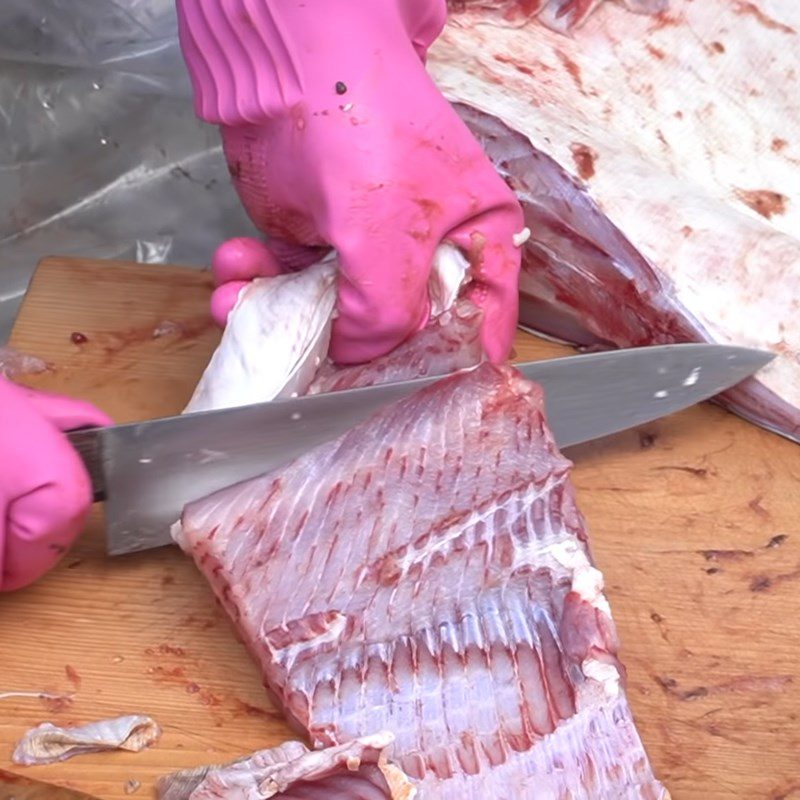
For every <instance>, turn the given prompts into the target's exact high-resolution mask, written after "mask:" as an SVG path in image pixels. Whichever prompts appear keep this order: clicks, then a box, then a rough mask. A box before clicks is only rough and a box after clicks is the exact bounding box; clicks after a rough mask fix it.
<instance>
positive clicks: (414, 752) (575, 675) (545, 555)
mask: <svg viewBox="0 0 800 800" xmlns="http://www.w3.org/2000/svg"><path fill="white" fill-rule="evenodd" d="M569 470H570V463H569V462H568V461H567V460H566V459H565V458H564V457H563V456H562V455H561V454H560V453H559V452H558V449H557V447H556V444H555V442H554V440H553V437H552V435H551V433H550V432H549V430H548V428H547V425H546V422H545V418H544V412H543V397H542V392H541V389H540V388H539V387H538V386H536V385H535V384H533V383H531V382H530V381H527V380H526V379H524V378H523V377H522V376H521V375H520V373H519V372H517V371H516V370H515V369H513V368H511V367H497V366H494V365H491V364H489V363H484V364H482V365H480V366H478V367H477V368H475V369H474V370H471V371H468V372H462V373H458V374H456V375H452V376H448V377H446V378H443V379H442V380H440V381H438V382H437V383H436V384H434V385H432V386H430V387H428V388H426V389H424V390H422V391H420V392H418V393H416V394H414V395H413V396H411V397H408V398H406V399H404V400H402V401H400V402H398V403H396V404H394V405H392V406H390V407H388V408H386V409H384V410H382V411H381V412H380V413H378V414H376V415H375V416H373V417H372V418H371V419H369V420H367V421H366V422H364V423H363V424H361V425H359V426H357V427H355V428H353V429H352V430H350V431H349V432H348V433H346V434H345V435H344V436H342V437H340V438H339V439H338V440H337V441H334V442H331V443H328V444H325V445H323V446H321V447H318V448H317V449H315V450H313V451H311V452H309V453H307V454H305V455H303V456H302V457H300V458H298V459H297V460H295V461H294V462H293V463H292V464H290V465H288V466H287V467H285V468H282V469H280V470H277V471H274V472H272V473H269V474H266V475H264V476H261V477H259V478H256V479H254V480H249V481H246V482H243V483H240V484H237V485H236V486H232V487H230V488H228V489H225V490H223V491H221V492H218V493H216V494H214V495H211V496H210V497H208V498H205V499H203V500H200V501H198V502H195V503H192V504H190V505H188V506H187V507H186V509H185V510H184V513H183V515H182V518H181V521H180V522H179V523H176V525H175V526H174V528H173V538H174V539H175V541H176V542H177V543H178V544H179V545H180V546H181V548H182V549H183V550H184V551H185V552H187V553H188V554H191V556H192V557H193V558H194V560H195V562H196V564H197V566H198V568H199V569H200V570H201V571H202V572H203V574H204V575H205V576H206V578H207V579H208V581H209V583H210V584H211V586H212V587H213V589H214V591H215V593H216V595H217V596H218V598H219V599H220V601H221V602H222V604H223V605H224V607H225V608H226V610H227V612H228V614H229V615H230V617H231V618H232V620H233V621H234V623H235V624H236V626H237V628H238V630H239V632H240V635H241V637H242V639H243V641H245V642H246V643H247V646H248V647H249V650H250V652H251V653H252V655H253V657H254V658H255V659H256V661H257V662H258V664H259V666H260V669H261V671H262V675H263V677H264V680H265V684H266V685H267V686H268V687H269V689H270V690H271V691H272V692H273V693H274V694H275V696H276V697H278V698H279V700H280V702H281V703H282V705H283V707H284V709H285V711H286V713H287V715H288V716H289V718H290V720H291V721H292V722H294V723H295V724H296V725H298V726H300V727H301V728H302V729H304V730H306V731H307V732H308V734H309V736H310V738H311V741H312V742H313V743H314V746H316V747H336V746H338V745H341V744H343V743H347V742H349V741H352V740H354V739H357V738H358V737H361V736H365V735H369V734H370V733H371V732H373V731H383V730H386V731H391V732H392V733H393V734H394V737H395V743H394V749H393V751H392V755H391V756H390V758H391V761H392V763H394V764H395V765H396V766H397V767H399V768H400V769H401V770H402V771H403V772H404V773H405V774H406V775H407V776H408V777H409V778H411V780H412V781H413V782H414V785H415V786H416V787H417V788H418V790H419V795H418V797H419V800H484V799H485V798H505V797H512V796H513V797H514V798H515V800H524V799H525V798H537V800H539V798H553V800H567V798H569V799H570V800H601V799H602V800H608V798H631V799H633V798H641V799H642V800H662V799H663V798H666V797H668V795H667V793H666V790H665V789H664V788H663V787H662V786H661V784H660V783H659V782H658V781H657V780H656V779H655V778H654V776H653V774H652V771H651V768H650V765H649V762H648V758H647V755H646V753H645V751H644V748H643V745H642V743H641V741H640V738H639V735H638V733H637V731H636V728H635V725H634V721H633V719H632V716H631V712H630V709H629V706H628V703H627V699H626V696H625V691H624V671H623V669H622V666H621V664H620V663H619V661H618V659H617V641H616V633H615V627H614V623H613V621H612V619H611V616H610V610H609V607H608V603H607V601H606V599H605V596H604V594H603V591H602V575H601V573H600V572H599V570H597V568H596V567H595V565H594V564H593V563H592V560H591V556H590V553H589V548H588V544H587V538H586V530H585V524H584V520H583V518H582V516H581V514H580V512H579V510H578V508H577V506H576V503H575V498H574V492H573V488H572V485H571V483H570V480H569Z"/></svg>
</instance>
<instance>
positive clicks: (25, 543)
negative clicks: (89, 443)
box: [0, 376, 110, 591]
mask: <svg viewBox="0 0 800 800" xmlns="http://www.w3.org/2000/svg"><path fill="white" fill-rule="evenodd" d="M109 423H110V420H109V418H108V417H106V415H105V414H103V413H102V412H100V411H98V410H97V409H96V408H94V407H93V406H91V405H89V404H88V403H84V402H82V401H80V400H71V399H69V398H66V397H60V396H58V395H53V394H49V393H45V392H35V391H33V390H32V389H27V388H25V387H22V386H17V385H15V384H13V383H11V382H10V381H8V380H6V379H5V378H3V377H2V376H0V591H11V590H13V589H20V588H22V587H23V586H27V585H28V584H29V583H32V582H33V581H35V580H36V579H37V578H39V577H40V576H41V575H42V574H44V573H45V572H46V571H47V570H49V569H50V568H51V567H53V566H54V565H55V564H56V562H57V561H58V560H59V559H60V557H61V556H62V555H63V554H64V553H65V552H66V550H67V548H68V547H69V546H70V545H71V544H72V542H73V541H74V539H75V537H76V536H77V535H78V534H79V533H80V531H81V528H82V527H83V524H84V522H85V521H86V518H87V516H88V514H89V509H90V507H91V503H92V490H91V482H90V480H89V476H88V475H87V474H86V471H85V469H84V467H83V464H82V462H81V460H80V458H79V457H78V454H77V453H76V452H75V450H74V449H73V448H72V446H71V445H70V444H69V442H68V441H67V440H66V438H65V437H64V436H63V435H62V434H61V431H65V430H69V429H70V428H80V427H84V426H90V425H91V426H99V425H107V424H109Z"/></svg>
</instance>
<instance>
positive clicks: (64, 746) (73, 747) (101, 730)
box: [11, 714, 161, 766]
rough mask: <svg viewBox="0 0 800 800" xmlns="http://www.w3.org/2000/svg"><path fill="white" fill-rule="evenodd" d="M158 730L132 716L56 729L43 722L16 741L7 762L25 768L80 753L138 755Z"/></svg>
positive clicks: (156, 736)
mask: <svg viewBox="0 0 800 800" xmlns="http://www.w3.org/2000/svg"><path fill="white" fill-rule="evenodd" d="M160 736H161V729H160V728H159V727H158V725H157V724H156V722H155V721H154V720H152V719H151V718H150V717H145V716H141V715H138V714H132V715H129V716H124V717H117V718H115V719H107V720H101V721H99V722H90V723H89V724H87V725H81V726H79V727H73V728H60V727H57V726H55V725H53V724H52V723H50V722H43V723H42V724H41V725H38V726H37V727H35V728H32V729H31V730H29V731H28V732H27V733H26V734H25V735H24V736H23V737H22V739H21V740H20V741H19V743H18V744H17V747H16V749H15V750H14V753H13V755H12V756H11V760H12V761H13V762H14V763H15V764H23V765H25V766H32V765H40V764H54V763H56V762H58V761H66V760H67V759H69V758H72V757H73V756H78V755H82V754H84V753H99V752H102V751H104V750H128V751H130V752H133V753H138V752H139V751H140V750H144V748H145V747H150V745H152V744H154V743H155V742H156V741H158V739H159V737H160Z"/></svg>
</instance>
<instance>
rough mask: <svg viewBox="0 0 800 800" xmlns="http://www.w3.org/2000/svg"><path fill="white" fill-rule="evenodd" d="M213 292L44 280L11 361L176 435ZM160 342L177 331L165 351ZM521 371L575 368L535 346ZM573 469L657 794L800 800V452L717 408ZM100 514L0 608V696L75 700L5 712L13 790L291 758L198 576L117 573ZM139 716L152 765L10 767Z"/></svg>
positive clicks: (88, 265) (21, 324)
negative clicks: (541, 365)
mask: <svg viewBox="0 0 800 800" xmlns="http://www.w3.org/2000/svg"><path fill="white" fill-rule="evenodd" d="M210 286H211V284H210V277H209V275H208V273H203V272H198V271H194V270H188V269H181V268H176V267H163V266H143V265H133V264H120V263H108V262H91V261H79V260H67V259H48V260H47V261H45V262H43V263H42V264H41V265H40V267H39V269H38V271H37V273H36V275H35V277H34V280H33V282H32V285H31V288H30V291H29V293H28V296H27V298H26V300H25V304H24V306H23V308H22V311H21V313H20V316H19V320H18V322H17V325H16V327H15V328H14V332H13V336H12V340H11V343H12V345H13V346H14V347H16V348H18V349H20V350H23V351H26V352H28V353H32V354H34V355H37V356H39V357H41V358H43V359H45V360H46V361H47V362H48V363H49V364H50V365H51V369H50V370H49V371H48V372H46V373H43V374H41V375H38V376H31V377H29V378H27V379H26V380H27V381H28V382H29V383H30V384H31V385H35V386H38V387H46V388H50V389H55V390H58V391H61V392H65V393H69V394H72V395H75V396H79V397H84V398H87V399H89V400H92V401H94V402H95V403H97V404H98V405H100V406H102V407H103V408H104V409H105V410H106V411H108V412H109V413H110V414H111V415H112V416H114V417H115V418H116V419H117V420H118V421H128V420H138V419H146V418H148V417H154V416H160V415H164V414H170V413H175V412H178V411H179V410H180V409H181V408H182V406H183V405H184V404H185V402H186V401H187V400H188V398H189V396H190V394H191V392H192V389H193V387H194V384H195V382H196V380H197V379H198V377H199V375H200V373H201V371H202V369H203V367H204V366H205V364H206V362H207V360H208V357H209V355H210V353H211V352H212V350H213V348H214V346H215V344H216V342H217V341H218V336H219V334H218V332H217V330H216V329H215V328H214V326H213V325H212V323H211V321H210V319H209V317H208V313H207V306H208V297H209V293H210ZM164 322H173V323H176V324H177V326H178V328H177V330H176V331H173V332H172V333H167V335H164V336H160V337H154V330H155V329H156V328H158V327H159V326H160V325H161V324H162V323H164ZM170 327H172V326H167V328H168V329H169V328H170ZM73 333H82V334H83V335H84V336H85V337H86V339H87V341H86V342H85V343H82V344H76V343H74V342H73V341H72V340H73V339H80V338H81V337H72V334H73ZM516 351H517V357H519V358H521V359H531V358H541V357H550V356H553V355H557V354H562V353H564V352H568V351H567V349H566V348H563V347H561V346H559V345H555V344H552V343H549V342H545V341H542V340H539V339H535V338H533V337H531V336H528V335H527V334H522V333H520V336H519V338H518V342H517V346H516ZM590 388H591V387H587V389H589V390H590ZM568 455H569V456H570V457H571V458H572V459H573V460H574V461H575V464H576V467H575V473H574V478H575V482H576V485H577V487H578V494H579V501H580V504H581V508H582V510H583V512H584V513H585V515H586V517H587V519H588V522H589V526H590V534H591V537H592V538H591V541H592V546H593V551H594V554H595V557H596V559H597V561H598V562H599V566H600V568H601V569H602V570H603V572H604V573H605V576H606V585H607V591H608V595H609V599H610V602H611V607H612V611H613V613H614V617H615V619H616V622H617V625H618V627H619V632H620V636H621V639H622V658H623V661H624V662H625V664H626V665H627V668H628V679H629V694H630V699H631V703H632V705H633V709H634V713H635V715H636V718H637V721H638V725H639V728H640V731H641V733H642V737H643V739H644V742H645V746H646V747H647V749H648V751H649V753H650V755H651V757H652V760H653V762H654V766H655V769H656V772H657V774H658V775H659V777H660V778H662V779H663V781H664V782H665V783H666V785H667V786H668V787H669V789H670V790H671V792H672V793H673V797H674V799H675V800H689V799H690V798H692V799H696V800H701V799H702V800H714V798H732V797H736V798H748V799H751V798H769V799H770V800H788V799H789V798H795V797H797V798H800V719H798V715H800V669H798V667H797V662H798V659H800V448H798V447H797V445H794V444H791V443H789V442H788V441H784V440H782V439H780V438H778V437H777V436H774V435H771V434H768V433H766V432H764V431H762V430H759V429H757V428H755V427H754V426H752V425H749V424H747V423H745V422H743V421H741V420H739V419H737V418H735V417H733V416H731V415H729V414H727V413H726V412H724V411H722V410H720V409H718V408H716V407H713V406H710V405H703V406H702V407H697V408H694V409H691V410H689V411H687V412H684V413H681V414H678V415H675V416H673V417H671V418H669V419H666V420H663V421H660V422H658V423H656V424H651V425H648V426H646V427H645V428H642V429H638V430H633V431H629V432H626V433H623V434H620V435H617V436H613V437H609V438H608V439H606V440H604V441H602V442H599V443H594V444H590V445H587V446H582V447H579V448H574V449H572V450H571V451H569V452H568ZM101 513H102V511H101V510H100V509H97V510H96V512H95V514H94V516H93V518H92V522H91V524H90V525H89V528H88V530H87V532H86V534H85V535H84V536H83V538H82V539H81V540H80V542H79V543H78V544H77V545H76V546H75V548H74V549H73V550H72V551H71V552H70V553H69V554H68V555H67V556H66V557H65V558H64V560H63V562H62V563H61V565H60V566H59V567H58V569H56V570H55V571H54V572H53V573H51V574H50V575H49V576H48V577H47V578H46V579H45V580H42V581H41V582H39V583H38V584H36V585H35V586H33V587H31V588H30V589H28V590H25V591H22V592H19V593H16V594H13V595H8V596H3V597H2V598H0V648H1V650H2V655H1V656H0V676H1V678H0V692H3V691H9V690H26V691H43V690H44V691H48V692H54V693H65V694H70V695H72V699H71V701H67V702H52V701H51V702H46V701H42V700H38V699H34V698H31V699H25V698H23V699H6V700H0V770H1V769H7V770H10V771H12V772H13V771H18V772H24V773H25V774H26V775H30V776H32V777H36V778H37V779H40V780H46V781H52V782H54V783H58V784H60V785H62V786H71V787H74V788H78V789H80V790H83V791H85V792H88V793H91V794H93V795H96V796H97V797H100V798H108V799H109V800H111V798H125V797H129V796H131V794H133V796H135V797H150V796H152V784H153V782H154V781H155V779H156V778H157V777H158V776H159V775H162V774H163V773H165V772H168V771H170V770H173V769H176V768H181V767H188V766H193V765H198V764H203V763H208V762H218V761H224V760H226V759H229V758H232V757H236V756H239V755H242V754H245V753H248V752H250V751H252V750H255V749H258V748H263V747H266V746H270V745H274V744H277V743H278V742H280V741H281V740H283V739H285V738H287V737H290V736H292V734H291V732H290V730H289V728H288V727H287V726H286V724H285V723H284V721H283V719H282V716H281V714H280V713H279V712H278V711H277V710H276V709H275V708H274V707H273V706H272V705H271V704H270V701H269V700H268V699H267V697H266V695H265V692H264V691H263V689H262V688H261V684H260V680H259V676H258V673H257V671H256V668H255V666H254V664H253V662H252V661H251V660H250V658H249V657H248V656H247V654H246V653H245V650H244V649H243V647H242V646H241V645H240V643H239V642H238V641H237V640H236V638H235V637H234V635H233V633H232V629H231V627H230V626H229V624H228V621H227V618H226V617H225V615H224V614H223V613H222V612H221V611H220V609H219V608H218V607H217V606H216V604H215V602H214V600H213V598H212V593H211V591H210V589H209V588H208V586H207V585H206V582H205V580H204V579H203V578H202V577H201V576H200V574H199V573H198V572H197V571H196V569H195V567H194V566H193V564H192V563H191V562H190V561H189V559H187V558H186V557H184V556H183V555H182V554H181V553H180V552H179V551H178V550H177V549H176V548H170V549H162V550H159V551H151V552H147V553H142V554H137V555H132V556H126V557H122V558H117V559H108V558H106V557H105V556H104V551H103V539H102V524H101ZM131 712H142V713H147V714H150V715H152V716H153V717H154V718H155V719H156V720H157V721H158V722H159V723H160V724H161V725H162V727H163V729H164V734H163V737H162V739H161V741H160V742H159V744H158V745H157V746H156V747H154V748H153V749H151V750H148V751H145V752H142V753H139V754H101V755H94V756H85V757H81V758H76V759H74V760H72V761H69V762H66V763H63V764H60V765H54V766H50V767H41V768H31V769H28V770H22V769H20V768H14V767H13V765H11V764H10V762H9V759H10V754H11V750H12V748H13V744H14V743H15V742H16V740H17V739H18V738H19V737H20V736H21V735H22V734H23V732H24V731H25V730H26V729H28V728H29V727H31V726H33V725H36V724H38V723H39V722H42V721H44V720H51V721H53V722H55V723H59V724H65V723H75V722H82V721H88V720H92V719H99V718H103V717H109V716H114V715H117V714H123V713H131ZM129 781H133V783H128V782H129ZM136 782H139V783H140V786H138V788H137V783H136ZM126 789H127V792H129V793H131V794H129V793H126ZM132 789H136V791H135V793H132V792H131V790H132ZM11 791H12V790H11V789H10V788H7V789H6V790H5V794H4V793H3V792H4V790H3V785H2V784H0V800H2V799H4V798H6V797H9V796H10V792H11ZM487 800H488V799H487Z"/></svg>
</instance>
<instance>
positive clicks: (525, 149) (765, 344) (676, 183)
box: [428, 0, 800, 440]
mask: <svg viewBox="0 0 800 800" xmlns="http://www.w3.org/2000/svg"><path fill="white" fill-rule="evenodd" d="M750 8H752V6H750V5H749V4H745V3H730V2H727V0H708V1H707V2H704V3H685V4H681V5H680V6H678V5H675V6H674V8H672V9H671V10H670V11H668V12H667V13H663V14H661V15H660V16H658V17H656V18H652V17H644V16H637V15H634V14H628V13H626V12H625V11H624V10H622V9H621V8H619V7H618V6H616V5H615V4H613V3H604V4H603V5H602V6H600V7H599V8H598V9H597V10H596V11H595V13H594V14H592V16H591V17H590V18H589V19H588V21H587V22H586V23H585V25H584V26H583V27H582V28H581V29H580V31H578V32H576V33H575V36H574V37H572V38H568V37H565V36H561V35H559V34H556V33H553V32H552V31H550V30H548V29H547V28H545V27H544V26H542V25H539V24H527V25H524V26H516V27H514V26H509V25H498V24H490V23H491V20H490V18H489V17H488V16H485V15H484V16H483V17H481V15H480V14H478V13H477V12H475V13H466V14H465V15H462V16H459V18H458V20H457V22H456V21H455V20H453V21H452V22H451V24H448V25H447V26H446V28H445V30H444V32H443V34H442V36H441V37H440V39H439V40H438V41H437V42H436V44H435V45H434V47H433V48H432V50H431V52H430V55H429V60H428V65H429V68H430V70H431V74H432V76H433V77H434V79H435V80H436V81H437V83H438V85H439V87H440V88H441V89H442V91H443V92H444V93H445V95H446V96H447V97H448V98H449V99H450V100H451V101H452V102H453V103H455V104H457V107H458V108H459V110H460V112H461V115H462V118H463V119H465V121H466V122H467V124H468V125H469V126H470V127H471V129H472V130H473V133H475V134H476V135H477V136H478V137H479V138H480V139H481V140H482V142H483V143H484V147H485V148H486V149H487V150H488V151H489V155H490V157H491V158H492V160H493V161H494V163H495V164H496V166H497V167H498V169H499V170H500V171H501V172H504V173H505V174H506V176H507V180H509V182H510V183H511V184H512V185H513V186H514V188H515V189H516V190H517V194H518V197H519V198H520V200H521V202H522V204H523V207H524V209H525V214H526V225H527V226H528V227H529V228H530V229H531V231H532V235H531V238H530V239H529V240H528V242H527V243H526V245H525V246H524V248H523V266H522V273H521V278H520V287H521V302H522V306H523V310H522V312H521V314H522V318H523V322H524V323H525V324H526V325H527V326H529V327H537V328H539V329H541V330H543V331H544V332H545V333H549V334H551V335H555V336H559V337H560V338H564V339H566V340H568V341H571V342H574V343H577V344H597V343H598V342H599V343H601V344H606V345H610V346H621V347H628V346H637V345H645V344H655V343H662V342H673V341H717V342H720V343H724V344H737V345H742V346H746V347H754V348H759V349H765V350H770V351H772V352H773V353H775V354H776V356H777V357H776V359H775V360H774V361H773V362H772V363H771V364H770V365H768V366H767V367H765V368H764V369H763V370H762V371H760V372H759V374H758V376H757V378H754V379H751V380H748V381H746V382H744V383H743V384H741V385H740V386H739V387H737V388H736V389H734V390H732V391H730V392H727V393H725V394H724V395H723V396H721V397H720V398H719V400H720V402H721V403H723V404H724V405H726V406H727V407H728V408H729V409H731V410H733V411H735V412H736V413H738V414H740V415H742V416H745V417H746V418H748V419H750V420H751V421H753V422H756V423H757V424H759V425H762V426H763V427H765V428H768V429H770V430H773V431H775V432H777V433H780V434H782V435H784V436H788V437H789V438H791V439H794V440H800V322H798V320H800V150H798V147H799V146H800V125H799V124H798V122H797V120H798V119H800V95H799V94H798V93H797V92H796V91H794V87H796V83H797V70H796V63H795V62H796V59H795V58H794V55H793V54H794V53H795V52H796V48H795V49H793V48H792V46H791V45H792V42H794V41H795V40H796V39H797V38H798V36H800V6H798V5H797V4H795V3H793V2H789V0H778V2H775V3H773V4H771V6H770V13H771V16H765V14H760V15H759V14H756V13H750V12H749V11H748V9H750ZM792 69H794V70H795V73H794V74H795V78H794V80H791V79H790V78H789V77H787V76H790V75H791V71H792ZM675 86H680V87H681V91H680V92H679V93H676V92H675V91H674V87H675ZM720 87H724V90H722V89H720ZM743 104H745V105H743ZM743 109H745V110H743ZM493 120H494V121H493ZM503 126H505V129H504V128H503ZM509 130H511V131H514V132H516V134H510V133H509V132H508V131H509ZM757 190H761V191H757ZM526 305H527V313H526V311H525V308H526Z"/></svg>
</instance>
